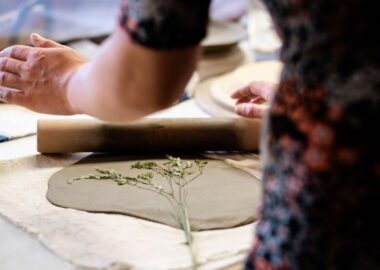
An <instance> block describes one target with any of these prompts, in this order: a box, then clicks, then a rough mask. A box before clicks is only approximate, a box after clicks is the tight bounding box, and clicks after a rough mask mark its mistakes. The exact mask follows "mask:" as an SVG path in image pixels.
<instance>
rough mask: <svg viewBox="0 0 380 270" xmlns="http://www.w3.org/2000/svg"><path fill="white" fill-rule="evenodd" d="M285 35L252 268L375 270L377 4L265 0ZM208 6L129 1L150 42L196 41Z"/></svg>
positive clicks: (133, 28) (137, 32) (126, 21)
mask: <svg viewBox="0 0 380 270" xmlns="http://www.w3.org/2000/svg"><path fill="white" fill-rule="evenodd" d="M264 2H265V3H266V5H267V7H268V9H269V11H270V12H271V14H272V16H273V19H274V22H275V25H276V27H277V29H278V32H279V34H280V36H281V38H282V40H283V48H282V51H281V59H282V61H283V62H284V70H283V72H282V77H281V82H280V85H279V89H278V92H277V94H276V96H275V99H274V101H273V104H272V107H271V111H270V114H269V116H268V119H267V120H266V124H265V128H264V130H263V136H262V147H261V149H262V160H263V164H264V174H263V186H264V187H263V189H264V196H263V203H262V209H261V218H260V221H259V223H258V226H257V229H256V233H255V241H254V245H253V248H252V251H251V253H250V256H249V258H248V260H247V263H246V269H268V270H269V269H279V270H280V269H283V270H285V269H301V270H303V269H318V270H320V269H365V270H367V269H380V232H379V230H380V222H379V221H378V220H380V219H379V218H377V217H376V215H377V214H376V213H377V212H376V211H377V210H378V209H379V208H378V207H380V155H379V153H380V128H379V125H380V42H379V39H378V37H377V36H378V30H377V29H378V22H377V17H379V16H380V15H378V14H377V13H378V11H379V8H378V5H379V4H377V1H371V0H347V1H343V2H342V1H337V0H319V1H306V0H265V1H264ZM208 8H209V1H207V0H182V1H177V0H129V1H128V2H127V1H125V2H124V4H123V6H122V12H121V16H120V25H121V26H122V27H123V28H124V29H125V30H126V32H127V33H128V34H129V35H130V36H131V37H132V39H133V40H134V41H135V42H137V43H139V44H141V45H143V46H147V47H150V48H154V49H175V48H183V47H187V46H192V45H194V44H197V43H199V41H200V40H201V39H202V38H203V37H204V35H205V32H206V30H205V29H206V24H207V16H208Z"/></svg>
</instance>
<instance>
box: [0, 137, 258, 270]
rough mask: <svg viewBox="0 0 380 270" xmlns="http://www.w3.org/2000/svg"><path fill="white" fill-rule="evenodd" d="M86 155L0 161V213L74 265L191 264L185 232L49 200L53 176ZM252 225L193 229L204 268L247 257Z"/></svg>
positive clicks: (150, 266) (140, 266)
mask: <svg viewBox="0 0 380 270" xmlns="http://www.w3.org/2000/svg"><path fill="white" fill-rule="evenodd" d="M31 139H33V138H31ZM0 151H1V146H0ZM83 157H84V155H83V154H76V155H59V156H47V155H29V156H28V155H25V157H20V158H15V159H12V160H3V161H0V215H1V216H3V217H5V218H7V219H9V220H10V221H11V222H13V223H14V224H16V225H17V226H19V227H21V228H22V229H23V230H25V231H27V232H28V233H29V234H30V235H32V236H33V237H35V238H36V239H38V240H39V241H41V242H42V243H43V244H44V245H46V246H47V247H48V248H49V249H51V250H52V251H53V252H54V253H56V254H57V255H58V256H59V257H60V258H62V259H63V260H64V261H66V262H68V263H69V265H70V266H71V267H73V268H75V269H150V270H151V269H186V268H189V267H190V265H191V264H190V256H189V251H188V249H187V246H186V244H185V237H184V234H183V232H182V231H181V230H177V229H174V228H171V227H168V226H165V225H161V224H157V223H153V222H149V221H145V220H141V219H137V218H133V217H128V216H123V215H113V214H95V213H87V212H83V211H78V210H73V209H64V208H60V207H56V206H54V205H52V204H50V203H49V202H48V201H47V200H46V198H45V195H46V191H47V185H48V180H49V178H50V176H51V175H52V174H53V173H55V172H57V171H58V170H60V169H62V168H63V167H66V166H69V165H71V164H73V163H75V162H76V161H78V160H79V159H80V158H83ZM228 158H229V159H231V158H232V157H231V156H229V157H228ZM251 158H254V159H256V160H257V156H252V157H249V156H245V157H244V158H243V159H241V158H237V159H236V160H247V159H251ZM253 180H254V179H253ZM252 210H253V209H252ZM253 229H254V224H250V225H246V226H242V227H238V228H233V229H227V230H215V231H203V232H197V233H194V242H195V247H196V250H197V255H198V258H197V260H198V262H199V263H201V264H202V265H203V267H204V269H217V268H220V267H221V266H223V265H228V264H231V263H233V262H235V261H243V260H244V258H245V256H246V253H247V252H248V250H249V248H250V246H251V241H252V233H253ZM200 269H202V268H200Z"/></svg>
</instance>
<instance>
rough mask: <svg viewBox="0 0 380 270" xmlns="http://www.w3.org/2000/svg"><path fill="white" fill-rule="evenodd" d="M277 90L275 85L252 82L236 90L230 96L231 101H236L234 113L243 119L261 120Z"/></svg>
mask: <svg viewBox="0 0 380 270" xmlns="http://www.w3.org/2000/svg"><path fill="white" fill-rule="evenodd" d="M277 88H278V85H277V84H275V83H270V82H257V81H254V82H251V83H249V84H247V85H244V86H243V87H241V88H238V89H236V90H235V91H234V92H233V93H232V94H231V97H232V98H233V99H237V101H236V105H235V112H236V113H237V114H239V115H241V116H245V117H251V118H263V117H264V116H265V115H266V114H267V113H268V111H269V103H270V102H271V101H272V99H273V97H274V95H275V93H276V91H277Z"/></svg>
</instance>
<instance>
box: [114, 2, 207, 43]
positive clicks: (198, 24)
mask: <svg viewBox="0 0 380 270" xmlns="http://www.w3.org/2000/svg"><path fill="white" fill-rule="evenodd" d="M209 5H210V0H124V1H123V3H122V6H121V12H120V18H119V24H120V26H121V27H122V28H123V29H124V30H125V31H126V32H127V33H128V34H129V36H130V37H131V38H132V40H133V41H135V42H136V43H138V44H140V45H142V46H145V47H149V48H153V49H166V50H168V49H181V48H186V47H190V46H193V45H196V44H198V43H200V41H201V40H202V39H203V38H204V37H205V35H206V29H207V22H208V11H209Z"/></svg>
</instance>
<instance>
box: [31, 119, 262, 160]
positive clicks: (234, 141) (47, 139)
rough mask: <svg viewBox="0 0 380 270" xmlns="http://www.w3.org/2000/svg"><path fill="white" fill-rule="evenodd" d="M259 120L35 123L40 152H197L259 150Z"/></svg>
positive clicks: (65, 120) (42, 121)
mask: <svg viewBox="0 0 380 270" xmlns="http://www.w3.org/2000/svg"><path fill="white" fill-rule="evenodd" d="M260 126H261V120H257V119H243V118H165V119H163V118H161V119H158V118H147V119H141V120H137V121H135V122H131V123H128V124H126V125H115V124H109V123H105V122H101V121H98V120H93V119H57V120H54V119H44V120H39V122H38V128H37V149H38V151H39V152H40V153H51V154H52V153H74V152H134V153H136V152H137V153H140V152H143V153H154V152H164V153H168V152H174V151H175V152H183V151H184V152H196V151H207V150H210V151H211V150H214V151H215V150H245V151H256V150H258V145H259V137H260Z"/></svg>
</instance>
